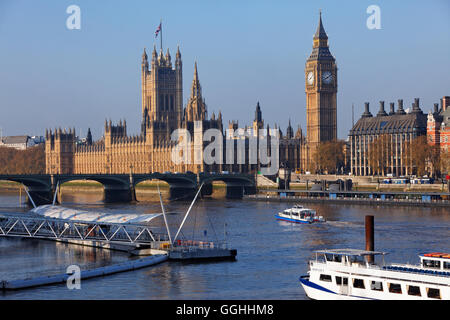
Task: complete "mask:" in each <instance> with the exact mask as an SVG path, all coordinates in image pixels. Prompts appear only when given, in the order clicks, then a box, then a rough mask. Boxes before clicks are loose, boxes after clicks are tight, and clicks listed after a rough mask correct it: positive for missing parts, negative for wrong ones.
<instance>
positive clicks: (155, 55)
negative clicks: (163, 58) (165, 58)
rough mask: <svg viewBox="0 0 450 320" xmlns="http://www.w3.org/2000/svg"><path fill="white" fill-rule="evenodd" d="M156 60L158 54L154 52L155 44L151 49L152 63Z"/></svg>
mask: <svg viewBox="0 0 450 320" xmlns="http://www.w3.org/2000/svg"><path fill="white" fill-rule="evenodd" d="M157 60H158V54H157V53H156V45H155V46H153V51H152V63H156V61H157Z"/></svg>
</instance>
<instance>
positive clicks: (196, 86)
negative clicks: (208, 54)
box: [191, 61, 202, 98]
mask: <svg viewBox="0 0 450 320" xmlns="http://www.w3.org/2000/svg"><path fill="white" fill-rule="evenodd" d="M201 96H202V88H201V86H200V81H199V80H198V71H197V61H195V64H194V79H193V80H192V88H191V97H192V98H193V97H199V98H201Z"/></svg>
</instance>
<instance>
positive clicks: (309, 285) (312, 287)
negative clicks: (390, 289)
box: [300, 279, 372, 300]
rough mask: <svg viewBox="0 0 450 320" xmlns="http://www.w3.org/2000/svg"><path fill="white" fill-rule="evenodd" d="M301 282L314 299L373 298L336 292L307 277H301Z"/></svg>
mask: <svg viewBox="0 0 450 320" xmlns="http://www.w3.org/2000/svg"><path fill="white" fill-rule="evenodd" d="M300 283H301V285H302V287H303V290H304V291H305V293H306V295H307V296H308V298H310V299H313V300H372V299H370V298H364V297H356V296H352V295H346V294H345V295H344V294H340V293H336V292H333V291H332V290H329V289H326V288H324V287H321V286H319V285H316V284H314V283H313V282H310V281H309V280H307V279H300Z"/></svg>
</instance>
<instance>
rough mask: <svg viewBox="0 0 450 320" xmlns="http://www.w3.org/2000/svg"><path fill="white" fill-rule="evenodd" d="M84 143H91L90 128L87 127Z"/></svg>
mask: <svg viewBox="0 0 450 320" xmlns="http://www.w3.org/2000/svg"><path fill="white" fill-rule="evenodd" d="M86 143H87V144H88V145H91V144H92V133H91V128H88V132H87V136H86Z"/></svg>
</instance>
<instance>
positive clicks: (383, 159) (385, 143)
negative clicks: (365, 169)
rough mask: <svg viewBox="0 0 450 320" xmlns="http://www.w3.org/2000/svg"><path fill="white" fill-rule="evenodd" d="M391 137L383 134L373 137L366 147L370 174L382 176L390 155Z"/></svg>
mask: <svg viewBox="0 0 450 320" xmlns="http://www.w3.org/2000/svg"><path fill="white" fill-rule="evenodd" d="M390 140H391V137H390V136H389V135H387V134H383V135H380V136H377V137H375V138H374V139H373V140H372V141H371V142H370V143H369V146H368V164H369V167H370V168H371V170H372V174H374V173H376V174H377V175H380V174H381V175H384V174H385V173H386V168H387V167H388V166H389V159H390V157H391V155H392V144H391V141H390Z"/></svg>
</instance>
